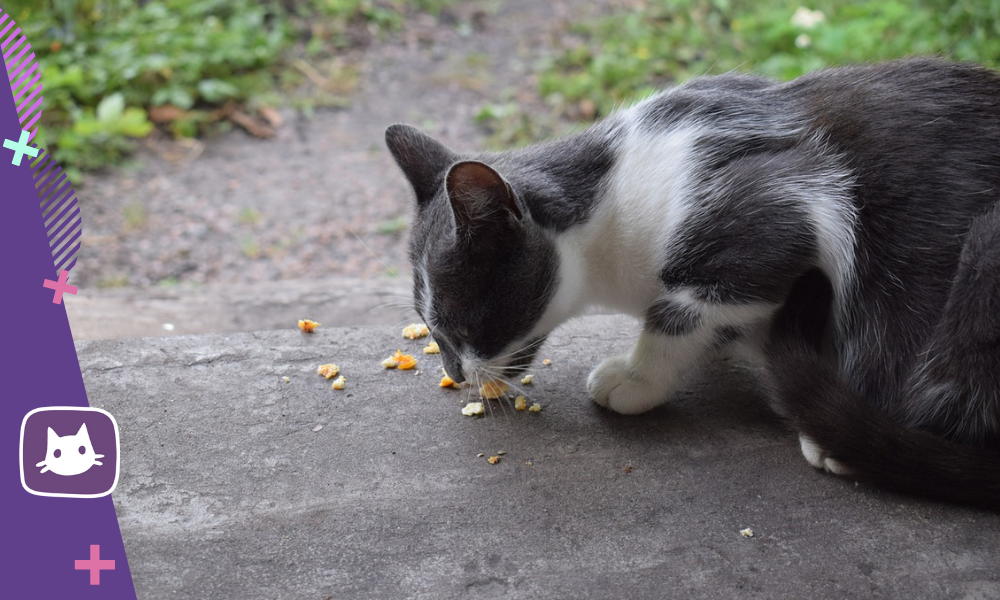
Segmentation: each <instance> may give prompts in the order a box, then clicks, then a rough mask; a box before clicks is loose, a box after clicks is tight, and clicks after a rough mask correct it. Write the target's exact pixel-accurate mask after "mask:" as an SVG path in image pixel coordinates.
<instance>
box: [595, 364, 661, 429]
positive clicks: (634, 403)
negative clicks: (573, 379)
mask: <svg viewBox="0 0 1000 600" xmlns="http://www.w3.org/2000/svg"><path fill="white" fill-rule="evenodd" d="M587 392H588V393H589V394H590V397H591V398H593V400H594V402H596V403H598V404H600V405H601V406H603V407H605V408H609V409H611V410H613V411H615V412H616V413H621V414H623V415H636V414H639V413H643V412H646V411H647V410H650V409H652V408H655V407H656V406H658V405H660V404H662V403H663V402H664V401H665V400H666V399H667V392H666V391H665V390H663V389H662V388H660V387H659V386H656V385H653V384H651V383H650V382H649V381H646V380H644V379H640V378H637V377H636V376H635V374H634V373H633V372H632V369H631V368H630V367H629V361H628V357H627V356H612V357H611V358H609V359H607V360H605V361H604V362H602V363H601V364H599V365H597V368H596V369H594V370H593V371H591V372H590V375H589V376H588V377H587Z"/></svg>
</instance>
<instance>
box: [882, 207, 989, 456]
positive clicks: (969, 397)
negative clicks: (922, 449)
mask: <svg viewBox="0 0 1000 600" xmlns="http://www.w3.org/2000/svg"><path fill="white" fill-rule="evenodd" d="M922 356H923V357H924V362H923V363H922V364H921V365H920V366H919V367H918V368H917V369H915V371H914V373H913V375H912V376H911V378H910V382H909V390H908V393H907V401H906V402H905V403H904V404H903V406H902V407H901V408H902V410H903V411H904V412H905V415H904V420H905V422H906V423H907V424H908V425H910V426H912V427H917V428H920V429H925V430H928V431H931V432H934V433H936V434H938V435H941V436H944V437H946V438H948V439H950V440H952V441H956V442H960V443H966V444H973V445H977V446H984V445H985V446H992V447H995V448H1000V206H997V207H995V208H994V209H993V210H992V211H990V212H989V213H987V214H986V215H983V216H981V217H979V218H978V219H976V220H975V221H974V222H973V224H972V227H971V228H970V230H969V233H968V234H967V236H966V238H965V242H964V244H963V247H962V254H961V258H960V259H959V265H958V269H957V271H956V274H955V277H954V279H953V280H952V287H951V290H950V292H949V295H948V300H947V302H946V303H945V307H944V311H943V312H942V316H941V320H940V321H939V322H938V324H937V325H936V326H935V328H934V332H933V334H932V336H931V340H930V342H929V343H928V345H927V346H926V348H925V351H924V352H923V353H922Z"/></svg>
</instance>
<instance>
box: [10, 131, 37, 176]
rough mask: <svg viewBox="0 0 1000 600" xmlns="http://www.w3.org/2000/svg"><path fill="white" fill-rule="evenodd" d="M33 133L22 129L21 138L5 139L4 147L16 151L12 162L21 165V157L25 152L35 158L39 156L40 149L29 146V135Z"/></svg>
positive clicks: (17, 165)
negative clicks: (15, 139)
mask: <svg viewBox="0 0 1000 600" xmlns="http://www.w3.org/2000/svg"><path fill="white" fill-rule="evenodd" d="M30 135H31V134H30V133H28V132H27V131H25V130H23V129H22V130H21V139H19V140H17V141H16V142H15V141H14V140H7V139H5V140H4V141H3V147H4V148H8V149H10V150H13V151H14V160H12V161H10V164H12V165H14V166H16V167H20V166H21V157H22V156H23V155H25V154H27V155H28V156H30V157H32V158H34V157H36V156H38V149H37V148H32V147H30V146H28V143H27V142H28V136H30Z"/></svg>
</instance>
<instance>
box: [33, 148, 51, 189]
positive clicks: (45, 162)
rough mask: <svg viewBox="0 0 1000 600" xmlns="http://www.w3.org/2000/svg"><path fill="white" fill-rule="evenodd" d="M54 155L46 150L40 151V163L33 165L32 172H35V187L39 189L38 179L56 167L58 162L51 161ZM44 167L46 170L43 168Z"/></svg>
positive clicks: (40, 149)
mask: <svg viewBox="0 0 1000 600" xmlns="http://www.w3.org/2000/svg"><path fill="white" fill-rule="evenodd" d="M51 159H52V155H50V154H49V153H48V152H46V151H45V149H44V148H39V149H38V162H36V163H35V164H33V165H31V170H32V171H34V174H32V177H34V178H35V187H36V188H37V187H38V178H39V177H40V176H41V175H42V174H44V173H45V172H46V171H48V170H49V169H51V168H52V167H54V166H55V164H56V161H54V160H51ZM43 167H44V168H43Z"/></svg>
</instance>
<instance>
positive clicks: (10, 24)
mask: <svg viewBox="0 0 1000 600" xmlns="http://www.w3.org/2000/svg"><path fill="white" fill-rule="evenodd" d="M3 18H4V19H6V18H7V15H4V16H3ZM0 23H3V21H2V20H0ZM13 26H14V20H13V19H11V21H10V23H7V26H6V27H4V28H3V31H0V40H2V39H3V36H5V35H7V30H8V29H10V28H11V27H13Z"/></svg>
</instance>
